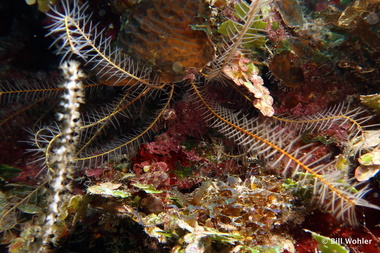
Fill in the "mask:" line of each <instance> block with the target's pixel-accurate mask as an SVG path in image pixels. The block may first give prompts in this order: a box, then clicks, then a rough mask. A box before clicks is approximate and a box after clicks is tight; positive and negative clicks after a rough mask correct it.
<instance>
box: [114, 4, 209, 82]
mask: <svg viewBox="0 0 380 253" xmlns="http://www.w3.org/2000/svg"><path fill="white" fill-rule="evenodd" d="M206 7H207V6H206V3H205V2H204V1H202V0H155V1H151V0H148V1H147V0H144V1H141V2H140V3H139V4H138V5H137V6H136V7H134V8H133V10H132V12H131V15H129V17H128V18H127V21H126V22H125V26H124V28H123V29H122V31H121V36H120V42H121V45H122V47H123V48H124V49H126V51H127V52H131V56H132V57H134V58H136V59H137V60H138V61H143V62H145V63H146V62H148V64H149V65H152V67H153V69H154V70H155V71H157V72H158V73H159V76H160V80H161V81H162V82H178V81H181V80H183V78H184V77H185V74H186V70H187V69H195V70H196V71H199V70H201V69H202V68H203V67H204V66H205V65H206V64H207V63H208V62H210V61H211V60H212V59H213V57H214V48H213V47H212V45H211V43H210V39H209V38H208V35H207V34H206V32H205V31H202V30H201V29H202V27H205V26H206V25H204V23H205V22H206V20H205V19H204V18H203V17H207V16H209V15H210V14H209V10H208V9H207V8H206Z"/></svg>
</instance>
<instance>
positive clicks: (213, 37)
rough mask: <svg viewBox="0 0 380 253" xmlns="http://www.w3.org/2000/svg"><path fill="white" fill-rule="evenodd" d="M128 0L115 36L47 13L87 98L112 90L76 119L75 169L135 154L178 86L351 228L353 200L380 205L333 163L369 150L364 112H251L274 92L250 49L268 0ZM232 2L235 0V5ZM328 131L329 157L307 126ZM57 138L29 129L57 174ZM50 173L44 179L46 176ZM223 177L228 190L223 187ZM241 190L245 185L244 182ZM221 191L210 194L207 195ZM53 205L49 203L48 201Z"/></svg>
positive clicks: (223, 129)
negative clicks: (78, 66)
mask: <svg viewBox="0 0 380 253" xmlns="http://www.w3.org/2000/svg"><path fill="white" fill-rule="evenodd" d="M126 2H128V3H129V5H132V6H129V5H128V7H125V6H124V5H122V4H121V5H120V6H119V9H118V10H117V11H118V12H123V13H127V14H126V15H125V17H124V18H125V20H124V19H123V22H124V21H125V22H124V23H123V24H122V25H121V27H122V28H121V31H120V33H119V35H118V39H117V40H115V39H113V38H112V37H110V36H107V35H106V33H105V32H104V31H103V30H101V29H100V28H99V27H100V26H101V25H98V24H95V23H94V22H93V21H92V20H93V17H92V16H91V12H90V7H89V5H88V4H81V1H79V0H74V1H69V0H62V1H61V4H59V5H56V6H54V7H51V11H50V12H49V13H48V14H47V15H48V17H49V18H50V20H51V25H50V26H49V27H48V29H49V33H48V35H49V36H51V37H53V38H54V45H53V46H54V47H56V48H57V54H59V55H62V59H63V61H64V60H67V59H74V58H75V59H77V60H80V61H81V62H82V63H83V65H84V68H85V69H87V70H88V73H89V74H88V78H87V79H86V80H84V84H83V85H82V86H83V88H84V89H87V90H88V92H87V98H86V99H87V101H90V102H88V103H91V101H92V100H96V99H97V97H102V94H101V95H99V90H96V87H98V88H99V87H101V86H103V85H104V84H105V85H107V86H106V87H107V89H108V88H109V87H113V88H114V89H115V91H113V92H114V93H112V95H113V97H112V101H111V102H109V103H108V104H107V105H106V106H99V105H96V108H95V109H94V110H93V111H90V112H85V113H82V117H81V124H78V126H77V127H76V129H75V133H72V135H75V138H73V139H75V143H76V144H75V146H76V147H75V151H71V154H70V156H69V157H70V160H71V161H70V164H75V166H74V167H76V168H78V170H80V169H79V168H82V169H83V168H88V167H91V166H93V167H95V166H96V165H98V164H101V163H103V162H104V161H108V160H109V159H110V158H113V157H120V156H121V155H122V156H126V155H130V156H132V154H131V151H133V150H134V149H135V147H138V146H139V144H141V143H142V142H143V141H144V140H146V139H147V138H148V137H149V135H151V134H152V133H154V130H155V127H156V126H157V125H159V124H160V121H161V120H162V118H166V117H168V116H167V115H168V114H169V107H170V104H171V101H172V100H173V97H174V96H175V91H176V90H177V89H178V93H181V94H182V95H183V93H186V94H185V95H184V96H186V99H188V100H189V101H190V102H189V103H191V105H192V108H193V109H194V111H196V113H199V114H202V118H203V119H204V121H205V122H206V123H207V125H208V126H210V127H212V128H215V129H216V130H217V131H218V132H219V133H220V134H222V135H223V136H225V138H228V139H231V140H233V141H234V142H235V143H236V145H238V146H239V147H240V149H239V150H240V151H242V152H243V154H244V156H246V157H247V156H249V157H253V156H254V157H258V159H260V161H263V163H264V164H265V165H264V167H265V168H266V169H268V170H273V171H276V172H279V174H281V175H282V176H283V177H285V178H290V179H292V180H294V182H296V183H295V184H296V185H297V186H296V187H295V189H294V191H297V193H299V192H302V193H303V194H304V195H308V196H309V197H310V200H311V202H315V203H317V204H318V206H319V207H320V208H321V209H323V210H325V211H329V212H331V213H332V214H333V215H335V217H336V218H338V219H342V220H346V221H347V223H349V224H351V225H353V226H357V225H359V222H360V221H359V220H358V219H357V218H356V210H355V207H356V206H364V207H370V208H373V209H377V210H380V208H379V207H378V206H376V205H374V204H371V203H369V202H368V201H367V200H365V199H364V198H363V196H364V195H365V194H366V193H367V192H368V191H369V188H366V187H361V186H358V185H357V184H355V183H353V182H352V180H351V179H349V176H348V175H349V173H351V172H352V171H349V170H348V167H347V168H345V169H341V167H342V166H341V164H342V162H341V161H342V159H344V160H345V161H348V160H352V159H353V158H356V157H357V156H358V154H359V153H360V152H362V151H363V150H364V149H365V151H366V152H368V151H371V150H375V149H376V148H377V145H378V144H377V145H372V146H368V145H367V143H366V140H365V136H366V134H367V133H369V132H370V131H374V130H373V128H374V127H376V125H371V126H369V125H366V124H365V123H366V122H367V121H369V120H371V118H372V117H371V116H367V115H368V114H367V112H366V110H364V109H363V108H359V107H357V108H353V107H352V106H350V105H349V104H348V103H343V104H341V105H337V106H335V107H332V108H329V109H327V110H325V111H324V112H321V113H319V114H317V115H314V116H309V117H306V118H297V117H295V118H292V117H289V118H279V117H266V118H265V119H264V117H262V116H261V117H253V116H252V115H254V114H255V110H251V109H252V104H253V105H254V106H255V107H256V108H258V109H259V110H260V112H261V113H262V114H264V115H265V116H272V114H273V108H272V103H273V99H272V97H271V96H270V94H269V91H268V89H267V88H265V87H264V86H263V80H262V79H261V78H260V77H259V76H258V69H257V68H256V67H255V66H254V64H253V63H252V62H253V60H252V59H253V51H252V49H251V47H252V45H254V44H255V42H257V41H263V38H265V30H264V29H262V28H258V25H257V24H256V22H260V21H261V20H262V18H263V16H262V10H265V6H266V5H268V4H270V2H271V1H270V0H253V1H250V2H249V3H248V2H247V1H238V3H235V2H234V1H231V3H228V4H227V3H226V2H229V1H214V2H215V3H214V6H213V7H212V6H210V4H208V2H209V1H202V0H180V1H178V0H177V1H175V0H154V1H153V0H152V1H148V0H142V1H136V2H138V3H135V2H134V1H126ZM206 2H207V4H206ZM230 7H235V9H234V10H235V11H233V10H232V9H231V8H230ZM223 18H224V19H223ZM227 19H228V20H227ZM220 24H223V25H220ZM218 26H219V27H218ZM221 27H222V28H223V29H219V31H220V32H219V33H217V32H216V30H217V28H221ZM264 41H265V39H264ZM115 86H117V87H115ZM238 86H240V87H238ZM99 89H101V88H99ZM220 89H222V90H224V91H227V92H226V93H231V94H233V96H236V97H238V96H239V98H236V101H237V102H236V104H235V105H232V106H226V104H228V102H229V101H227V100H224V98H220V94H216V92H215V91H218V90H220ZM62 90H63V89H62V88H57V87H50V86H49V87H46V86H42V87H41V86H38V87H32V85H28V86H27V89H26V90H19V89H18V88H17V89H16V88H15V87H14V86H12V85H9V86H8V87H6V89H5V90H4V91H3V92H2V96H4V97H7V98H9V100H10V101H11V100H12V99H16V100H21V99H27V100H31V98H33V99H34V100H36V99H38V100H43V99H48V98H49V97H50V96H53V95H54V94H55V93H59V92H62ZM105 90H106V89H105ZM15 95H18V96H17V98H15V97H16V96H15ZM105 96H106V95H105ZM94 97H95V99H94ZM225 97H226V98H227V97H228V98H231V95H230V94H227V95H225ZM81 101H82V100H81ZM226 101H227V102H226ZM78 106H79V105H78ZM234 106H235V107H234ZM239 106H240V107H241V108H236V107H239ZM243 106H244V108H243ZM245 107H248V109H247V108H245ZM236 109H237V110H236ZM77 111H78V110H77ZM83 111H84V109H83ZM76 113H77V112H76ZM256 114H257V113H256ZM12 115H15V114H12ZM12 115H11V116H10V117H7V118H6V120H5V121H8V120H9V119H10V118H11V117H12ZM5 121H3V122H5ZM2 124H3V123H2ZM329 128H331V129H332V128H339V129H344V133H343V134H341V135H340V136H339V139H338V140H337V142H338V143H339V147H340V148H341V152H340V153H339V154H336V153H334V155H336V157H333V155H332V154H331V153H330V152H326V151H325V149H324V146H323V145H320V144H319V143H318V142H315V141H310V142H309V143H305V134H304V133H305V132H307V133H310V132H323V131H325V130H326V129H329ZM62 135H63V133H62V129H61V128H60V127H56V126H46V127H41V128H39V129H38V130H37V131H36V133H35V134H34V140H33V142H34V144H35V146H36V147H37V150H38V151H39V152H40V153H41V154H42V155H43V157H44V158H43V160H44V163H45V166H46V167H47V168H48V174H50V175H51V176H50V177H51V178H57V176H56V175H57V174H58V173H59V169H57V168H56V167H58V166H56V167H55V166H53V164H54V163H56V162H57V161H59V160H60V158H59V157H57V154H56V153H57V152H56V150H57V146H59V147H60V146H62V145H63V144H62V143H59V142H61V141H62V138H61V136H62ZM67 157H68V156H67V155H65V158H67ZM144 169H145V170H147V171H149V169H148V168H144ZM71 174H72V173H70V175H67V176H70V177H71V176H73V175H71ZM50 177H48V180H47V182H46V183H45V184H49V183H50V181H49V180H50ZM74 177H75V175H74ZM123 180H124V179H123ZM63 181H64V180H61V181H60V182H63ZM247 182H248V181H247ZM205 185H207V184H205ZM215 185H217V184H214V186H215ZM220 185H222V186H223V187H225V188H226V189H227V188H228V186H227V185H228V184H220ZM247 185H248V183H247ZM252 185H253V183H252V184H251V187H253V186H252ZM205 187H206V186H205ZM205 187H204V188H205ZM223 187H219V188H220V189H221V188H223ZM244 187H245V188H244V189H245V191H247V192H249V191H251V190H252V189H248V188H249V187H248V188H247V187H246V186H244ZM52 188H53V189H52V190H53V191H54V190H55V189H54V186H52ZM217 188H218V187H215V189H213V190H212V191H211V192H212V194H213V195H214V196H215V198H216V196H217V195H218V189H217ZM115 189H116V188H115ZM236 189H242V188H239V187H236ZM113 190H114V189H113ZM61 191H62V190H61ZM205 191H206V190H205ZM147 192H148V191H147ZM228 192H229V193H228V196H230V195H233V194H234V193H235V191H234V190H230V189H229V190H228ZM236 192H238V190H236ZM168 194H169V193H168ZM176 194H177V196H179V195H180V194H179V193H176ZM55 195H60V192H58V191H56V192H55ZM194 195H196V196H198V195H199V196H200V194H198V195H197V194H194ZM55 199H57V201H63V200H62V198H59V197H57V198H55ZM205 199H207V198H205ZM218 201H222V200H220V199H218ZM222 202H223V201H222ZM207 203H209V204H210V203H212V201H211V200H208V201H207ZM57 205H58V203H55V204H54V205H52V204H50V206H54V207H55V209H57V208H56V207H57ZM239 210H240V209H239ZM242 210H243V208H242ZM244 210H245V209H244ZM7 213H9V212H7ZM132 213H133V212H131V214H132ZM133 215H134V214H133ZM53 216H54V215H53ZM137 216H138V215H137ZM235 216H236V217H238V216H239V215H235ZM3 217H4V216H3ZM49 217H52V215H50V216H49ZM55 218H57V219H58V218H59V217H55ZM3 219H4V218H2V220H3ZM53 219H54V218H50V220H49V222H50V228H49V229H48V230H49V231H50V232H51V231H54V229H56V230H57V229H58V228H57V227H55V228H54V225H56V224H55V223H54V222H53ZM136 220H137V218H136ZM143 225H145V224H143ZM181 225H182V226H184V225H183V224H181ZM152 226H153V225H152ZM179 226H180V225H179ZM146 227H148V225H147V226H146ZM184 227H185V226H184ZM181 228H183V227H181ZM189 229H190V228H189ZM50 232H49V233H50ZM150 233H151V234H154V233H153V232H150ZM57 234H58V233H57ZM151 234H150V235H151ZM155 235H156V236H157V237H159V235H157V234H155ZM49 238H53V239H51V240H52V241H53V242H54V233H52V235H50V234H48V235H44V240H45V243H46V241H49ZM44 247H49V246H47V245H44Z"/></svg>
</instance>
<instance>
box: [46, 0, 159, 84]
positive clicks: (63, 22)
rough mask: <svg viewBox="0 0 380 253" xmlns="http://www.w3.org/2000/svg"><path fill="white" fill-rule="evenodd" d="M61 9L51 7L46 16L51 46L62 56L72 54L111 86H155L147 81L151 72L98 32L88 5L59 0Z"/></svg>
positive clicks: (150, 77) (76, 0) (154, 82)
mask: <svg viewBox="0 0 380 253" xmlns="http://www.w3.org/2000/svg"><path fill="white" fill-rule="evenodd" d="M62 4H63V10H61V9H58V7H52V8H51V12H50V13H48V14H47V15H48V16H49V17H50V18H51V20H52V22H53V23H52V24H51V25H50V26H48V27H47V28H48V29H49V30H50V32H49V33H48V36H56V39H55V42H54V43H53V45H57V47H58V50H57V53H58V54H61V55H63V59H66V58H68V57H70V56H71V55H76V56H77V57H79V58H81V59H82V60H83V61H84V62H85V63H86V64H90V65H91V67H92V68H93V70H94V71H95V72H96V73H97V76H98V77H101V78H105V79H106V80H107V81H110V82H111V83H112V84H113V85H120V84H123V85H128V84H131V85H132V84H135V83H136V82H138V83H143V84H145V85H147V86H150V87H153V88H157V85H158V83H157V82H156V81H157V80H155V81H153V82H151V81H150V80H151V79H153V80H154V79H155V78H154V77H152V76H151V75H152V73H151V72H152V71H151V69H150V68H148V67H145V66H141V64H140V65H139V64H138V63H137V62H135V61H134V60H132V58H130V57H128V56H126V55H125V54H124V52H123V51H122V50H120V49H115V48H114V47H113V45H111V42H112V38H109V37H108V38H105V36H104V35H103V32H102V31H99V30H98V28H97V25H96V24H94V23H93V22H92V20H91V14H88V12H89V11H88V4H83V5H80V4H79V2H78V0H74V1H73V2H72V3H71V1H68V0H62Z"/></svg>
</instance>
